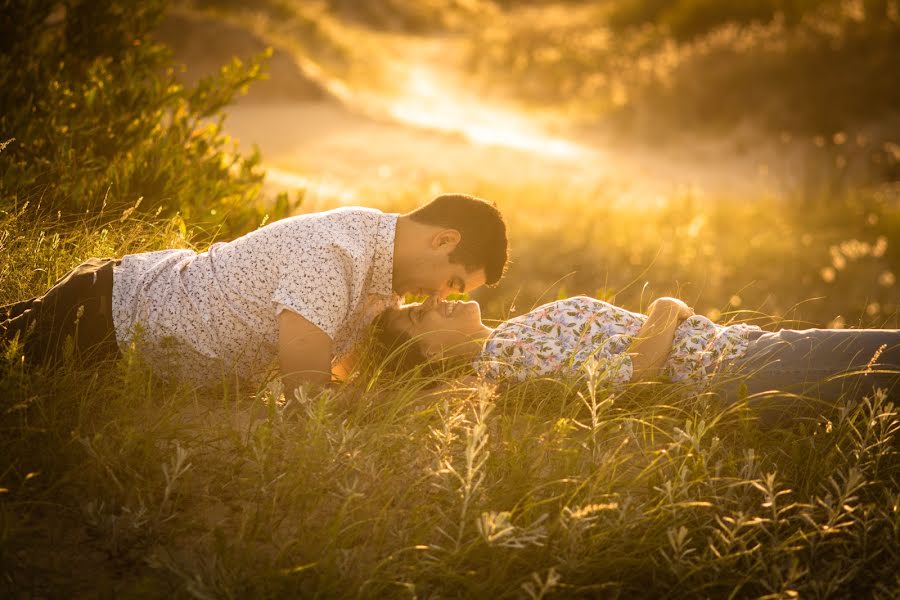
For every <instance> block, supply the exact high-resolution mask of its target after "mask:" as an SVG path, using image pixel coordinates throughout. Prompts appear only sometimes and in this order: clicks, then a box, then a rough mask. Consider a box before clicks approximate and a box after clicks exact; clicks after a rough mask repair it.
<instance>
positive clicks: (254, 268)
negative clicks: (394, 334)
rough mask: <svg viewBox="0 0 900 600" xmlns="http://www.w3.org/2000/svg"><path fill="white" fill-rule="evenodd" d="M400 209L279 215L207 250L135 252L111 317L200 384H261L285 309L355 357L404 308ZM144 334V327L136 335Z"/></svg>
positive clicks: (125, 263) (124, 266) (151, 357)
mask: <svg viewBox="0 0 900 600" xmlns="http://www.w3.org/2000/svg"><path fill="white" fill-rule="evenodd" d="M396 224H397V215H396V214H385V213H382V212H380V211H377V210H373V209H368V208H340V209H336V210H331V211H327V212H322V213H314V214H309V215H300V216H296V217H289V218H287V219H282V220H280V221H276V222H274V223H271V224H269V225H266V226H265V227H261V228H260V229H257V230H256V231H253V232H251V233H248V234H247V235H244V236H242V237H240V238H238V239H236V240H234V241H231V242H220V243H216V244H213V245H212V246H210V248H209V250H207V251H206V252H201V253H196V252H194V251H191V250H163V251H160V252H149V253H144V254H133V255H128V256H125V257H124V258H123V259H122V262H121V264H119V265H118V266H117V267H115V270H114V275H113V324H114V326H115V330H116V338H117V340H118V343H119V345H120V346H121V347H126V346H128V345H129V344H131V342H132V341H136V342H137V344H138V345H139V348H138V349H139V350H140V352H141V353H142V354H143V355H145V356H146V357H147V359H148V362H149V363H150V364H152V365H153V366H154V367H155V368H157V369H158V370H159V371H160V372H161V373H163V374H168V375H172V376H177V377H181V378H186V379H188V380H191V381H194V382H196V383H199V384H211V383H217V382H220V381H222V380H223V379H227V378H234V377H235V376H236V377H237V378H239V379H243V380H248V381H258V380H260V379H261V378H264V377H265V376H266V375H268V374H270V373H271V372H272V369H273V367H274V365H275V363H276V359H277V355H278V315H279V313H280V312H281V311H282V310H292V311H295V312H296V313H297V314H299V315H301V316H302V317H304V318H305V319H307V320H308V321H309V322H311V323H312V324H314V325H316V326H317V327H319V328H320V329H321V330H322V331H324V332H325V333H326V334H328V336H329V337H330V338H331V340H332V343H333V351H334V355H335V358H340V357H342V356H343V355H345V354H346V353H347V352H348V351H349V350H350V349H351V348H352V346H353V344H354V343H355V342H356V341H357V340H358V339H359V337H360V335H361V332H362V331H363V330H364V328H365V327H366V325H368V323H369V322H371V320H372V319H373V318H374V317H375V316H376V315H377V314H378V313H380V312H381V311H383V310H384V309H386V308H388V307H389V306H392V305H395V304H396V302H397V297H396V295H395V294H394V292H393V290H392V278H393V260H394V233H395V228H396ZM138 331H140V333H139V334H138V335H135V334H136V333H137V332H138Z"/></svg>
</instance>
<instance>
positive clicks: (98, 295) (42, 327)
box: [0, 258, 118, 364]
mask: <svg viewBox="0 0 900 600" xmlns="http://www.w3.org/2000/svg"><path fill="white" fill-rule="evenodd" d="M116 264H118V261H116V260H112V259H105V258H92V259H90V260H88V261H86V262H84V263H82V264H80V265H78V266H77V267H75V268H74V269H72V270H71V271H69V272H68V273H67V274H66V275H65V276H63V277H62V278H61V279H60V280H59V281H57V282H56V283H54V284H53V287H51V288H50V289H49V290H48V291H47V292H46V293H45V294H43V295H42V296H37V297H35V298H31V299H29V300H23V301H22V302H16V303H15V304H9V305H7V306H3V307H0V339H2V340H3V342H4V344H3V345H4V346H6V344H8V343H10V342H11V341H12V340H13V339H18V340H19V343H21V344H22V348H23V354H24V356H25V360H26V362H28V363H30V364H54V363H56V362H58V361H59V360H60V359H61V358H62V355H63V351H64V348H65V345H66V343H67V342H66V340H68V339H70V340H72V341H71V344H72V351H73V353H74V355H75V357H76V358H77V359H78V360H80V361H86V362H94V361H101V360H104V359H108V358H113V357H115V356H117V355H118V346H117V345H116V336H115V330H114V328H113V319H112V287H113V266H114V265H116Z"/></svg>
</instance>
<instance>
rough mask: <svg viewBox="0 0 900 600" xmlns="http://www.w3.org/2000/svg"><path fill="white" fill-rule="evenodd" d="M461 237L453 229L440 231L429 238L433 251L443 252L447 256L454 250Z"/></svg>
mask: <svg viewBox="0 0 900 600" xmlns="http://www.w3.org/2000/svg"><path fill="white" fill-rule="evenodd" d="M460 239H462V235H461V234H460V233H459V232H458V231H457V230H455V229H442V230H441V231H439V232H437V233H436V234H435V235H434V237H433V238H431V248H432V249H433V250H444V251H445V252H446V253H447V254H449V253H451V252H453V251H454V250H456V246H458V245H459V240H460Z"/></svg>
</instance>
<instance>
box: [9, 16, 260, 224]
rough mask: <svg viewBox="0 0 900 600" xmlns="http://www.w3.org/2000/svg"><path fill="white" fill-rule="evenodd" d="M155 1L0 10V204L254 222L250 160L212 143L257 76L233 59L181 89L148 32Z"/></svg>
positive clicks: (256, 181) (222, 140) (254, 168)
mask: <svg viewBox="0 0 900 600" xmlns="http://www.w3.org/2000/svg"><path fill="white" fill-rule="evenodd" d="M164 5H165V3H164V2H163V1H162V0H154V1H152V2H141V3H139V4H134V3H132V2H122V1H113V2H89V1H74V2H62V1H61V0H27V1H13V0H5V1H4V8H3V17H2V20H0V51H2V52H0V135H2V137H3V139H4V140H9V145H8V147H7V148H6V149H5V150H4V151H3V152H2V153H0V176H2V177H0V198H2V206H4V207H10V206H13V205H15V204H16V203H19V204H21V203H22V202H24V201H26V200H33V201H40V203H41V205H42V206H43V207H44V208H45V209H49V210H61V211H63V212H65V213H83V212H84V211H85V210H91V209H93V210H98V209H100V208H101V207H102V206H109V207H112V208H115V209H118V210H121V209H122V208H124V207H125V206H132V205H134V206H139V209H138V210H139V211H143V212H153V211H161V212H163V213H164V214H166V215H172V214H175V213H176V212H178V213H180V214H181V215H182V216H183V217H184V218H186V219H189V220H202V221H207V222H213V223H215V222H219V221H222V220H223V219H226V218H228V219H229V220H228V222H227V228H230V229H231V230H240V229H241V228H246V227H247V226H248V223H251V222H258V219H259V216H260V215H259V214H257V212H256V209H255V204H254V203H255V198H256V196H257V193H258V191H259V185H260V182H261V180H262V171H261V169H260V168H259V157H258V155H257V154H255V153H254V154H252V155H251V156H249V157H247V158H243V157H241V156H240V155H238V154H237V153H236V151H235V150H234V148H233V147H232V145H231V144H230V143H229V140H228V138H227V136H225V135H224V134H223V133H222V130H221V125H222V121H223V119H224V116H223V114H222V113H221V109H222V107H223V106H225V105H226V104H227V103H228V102H230V101H231V99H232V98H233V97H234V96H235V94H236V93H238V92H240V90H242V89H243V88H245V87H246V86H247V85H248V84H249V83H250V82H251V81H253V80H254V79H257V78H259V77H260V76H261V74H262V71H261V68H262V67H261V64H262V62H261V61H262V59H263V57H257V58H255V59H253V60H252V61H251V62H250V63H249V64H247V65H244V64H243V63H242V62H241V61H240V60H238V59H235V60H234V61H233V62H232V63H231V64H229V65H226V66H224V67H223V68H222V70H221V73H219V74H218V75H217V76H213V77H210V78H207V79H205V80H203V81H201V82H200V83H199V84H198V85H197V86H196V87H194V88H192V89H186V88H185V87H183V86H182V85H181V84H180V83H178V82H177V79H176V69H175V65H174V64H173V62H172V58H171V56H170V53H169V51H168V49H166V48H165V47H163V46H161V45H159V44H157V43H155V42H154V41H153V39H152V30H153V28H154V27H155V25H156V24H157V22H158V21H159V19H160V18H161V14H162V10H163V7H164Z"/></svg>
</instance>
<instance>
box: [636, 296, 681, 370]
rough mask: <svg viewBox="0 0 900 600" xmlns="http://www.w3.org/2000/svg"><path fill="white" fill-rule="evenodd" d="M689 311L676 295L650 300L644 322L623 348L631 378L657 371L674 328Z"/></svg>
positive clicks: (669, 343) (670, 340)
mask: <svg viewBox="0 0 900 600" xmlns="http://www.w3.org/2000/svg"><path fill="white" fill-rule="evenodd" d="M693 314H694V311H693V310H691V308H690V307H689V306H688V305H687V304H685V303H684V302H682V301H681V300H678V299H677V298H659V299H657V300H654V301H653V303H652V304H651V305H650V309H649V311H648V312H647V320H646V321H645V322H644V326H643V327H641V329H640V331H638V334H637V336H636V337H635V338H634V341H633V342H632V343H631V345H630V346H629V347H628V350H627V353H628V354H630V355H631V365H632V376H631V380H632V381H641V380H644V379H651V378H653V377H656V376H657V375H658V374H659V371H660V369H662V366H663V365H664V364H665V362H666V358H667V357H668V356H669V351H670V350H671V349H672V340H674V339H675V328H676V327H678V325H680V324H681V322H682V321H684V320H685V319H687V318H688V317H690V316H692V315H693Z"/></svg>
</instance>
